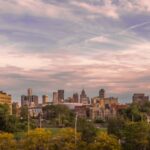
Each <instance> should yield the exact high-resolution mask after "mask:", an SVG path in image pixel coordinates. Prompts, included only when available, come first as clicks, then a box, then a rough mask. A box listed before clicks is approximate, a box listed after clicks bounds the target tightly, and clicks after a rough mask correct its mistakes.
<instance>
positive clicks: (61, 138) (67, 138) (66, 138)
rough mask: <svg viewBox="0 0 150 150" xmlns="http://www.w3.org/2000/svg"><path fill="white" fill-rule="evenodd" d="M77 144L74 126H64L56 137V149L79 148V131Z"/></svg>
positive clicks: (54, 145) (54, 146) (68, 149)
mask: <svg viewBox="0 0 150 150" xmlns="http://www.w3.org/2000/svg"><path fill="white" fill-rule="evenodd" d="M76 140H77V141H76V143H77V145H76V144H75V130H74V129H73V128H64V129H61V130H60V131H59V132H58V133H57V135H56V136H55V137H54V144H53V149H54V150H76V149H79V146H81V145H82V146H83V144H81V137H80V134H79V133H77V136H76Z"/></svg>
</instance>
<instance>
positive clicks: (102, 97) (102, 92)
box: [99, 89, 105, 99]
mask: <svg viewBox="0 0 150 150" xmlns="http://www.w3.org/2000/svg"><path fill="white" fill-rule="evenodd" d="M99 98H101V99H104V98H105V90H104V89H101V90H100V91H99Z"/></svg>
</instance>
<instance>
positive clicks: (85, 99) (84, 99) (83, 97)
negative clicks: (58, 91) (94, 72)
mask: <svg viewBox="0 0 150 150" xmlns="http://www.w3.org/2000/svg"><path fill="white" fill-rule="evenodd" d="M80 103H82V104H88V103H89V97H87V95H86V92H85V90H84V89H83V90H82V91H81V94H80Z"/></svg>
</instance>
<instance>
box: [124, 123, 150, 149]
mask: <svg viewBox="0 0 150 150" xmlns="http://www.w3.org/2000/svg"><path fill="white" fill-rule="evenodd" d="M149 139H150V126H149V124H147V123H146V122H134V123H133V122H132V123H129V124H128V125H127V126H126V127H125V129H124V142H123V147H124V149H125V150H133V149H136V150H149V149H150V147H149Z"/></svg>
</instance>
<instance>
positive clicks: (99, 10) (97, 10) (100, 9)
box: [72, 1, 119, 19]
mask: <svg viewBox="0 0 150 150" xmlns="http://www.w3.org/2000/svg"><path fill="white" fill-rule="evenodd" d="M72 4H73V5H75V6H78V7H80V8H82V9H85V10H87V11H89V12H90V13H93V14H101V15H103V16H106V17H111V18H114V19H118V18H119V14H118V12H117V8H116V7H115V6H114V5H111V4H110V3H106V5H105V6H101V5H99V6H98V5H92V4H88V3H85V2H77V1H73V2H72Z"/></svg>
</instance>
